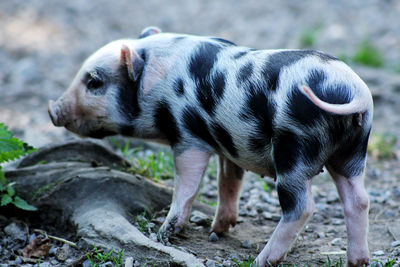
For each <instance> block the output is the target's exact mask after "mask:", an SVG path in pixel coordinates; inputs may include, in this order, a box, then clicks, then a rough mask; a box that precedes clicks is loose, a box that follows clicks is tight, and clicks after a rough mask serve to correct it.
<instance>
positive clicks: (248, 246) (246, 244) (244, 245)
mask: <svg viewBox="0 0 400 267" xmlns="http://www.w3.org/2000/svg"><path fill="white" fill-rule="evenodd" d="M240 246H241V247H242V248H251V243H250V241H249V240H245V241H243V242H242V244H240Z"/></svg>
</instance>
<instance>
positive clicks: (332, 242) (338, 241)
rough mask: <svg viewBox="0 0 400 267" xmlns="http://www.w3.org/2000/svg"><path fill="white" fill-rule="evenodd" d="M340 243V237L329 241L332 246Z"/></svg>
mask: <svg viewBox="0 0 400 267" xmlns="http://www.w3.org/2000/svg"><path fill="white" fill-rule="evenodd" d="M341 244H342V239H341V238H340V237H338V238H335V239H333V240H332V241H331V245H332V246H340V245H341Z"/></svg>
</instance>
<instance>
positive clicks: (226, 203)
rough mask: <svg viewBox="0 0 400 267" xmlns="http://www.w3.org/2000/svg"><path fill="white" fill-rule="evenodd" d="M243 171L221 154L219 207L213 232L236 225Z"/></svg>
mask: <svg viewBox="0 0 400 267" xmlns="http://www.w3.org/2000/svg"><path fill="white" fill-rule="evenodd" d="M242 176H243V171H242V169H241V168H240V167H238V166H237V165H236V164H234V163H233V162H231V161H230V160H228V159H227V158H225V157H223V156H219V174H218V207H217V212H216V215H215V218H214V221H213V223H212V230H211V231H212V232H215V233H217V234H220V233H222V232H227V231H228V230H229V227H230V226H231V225H232V226H235V224H236V220H237V217H238V200H239V192H240V188H241V185H242Z"/></svg>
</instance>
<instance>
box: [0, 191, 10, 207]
mask: <svg viewBox="0 0 400 267" xmlns="http://www.w3.org/2000/svg"><path fill="white" fill-rule="evenodd" d="M11 202H12V198H11V197H10V196H9V195H7V194H5V195H3V196H2V197H1V204H0V206H5V205H7V204H10V203H11Z"/></svg>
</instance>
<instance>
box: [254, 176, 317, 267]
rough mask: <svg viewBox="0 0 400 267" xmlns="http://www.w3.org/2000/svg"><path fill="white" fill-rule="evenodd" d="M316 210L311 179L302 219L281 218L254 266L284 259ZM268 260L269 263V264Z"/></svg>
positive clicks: (261, 265)
mask: <svg viewBox="0 0 400 267" xmlns="http://www.w3.org/2000/svg"><path fill="white" fill-rule="evenodd" d="M313 210H314V200H313V198H312V195H311V179H310V180H308V181H307V201H306V206H305V207H304V210H303V213H302V214H301V216H300V219H299V220H297V221H294V222H284V221H283V219H281V220H280V222H279V224H278V226H277V227H276V228H275V231H274V232H273V233H272V236H271V237H270V239H269V241H268V243H267V245H265V247H264V249H263V250H262V251H261V253H260V254H259V255H258V257H257V258H256V259H255V261H254V264H255V265H254V266H259V267H264V266H270V265H269V264H272V265H274V264H277V263H279V262H281V261H283V260H284V259H285V257H286V254H287V252H288V251H289V249H290V247H291V246H292V244H293V243H294V241H295V240H296V238H297V236H298V234H299V233H300V231H301V230H302V229H303V227H304V225H305V224H306V222H307V220H308V219H309V217H310V216H311V214H312V212H313ZM267 262H268V263H269V264H267Z"/></svg>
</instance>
